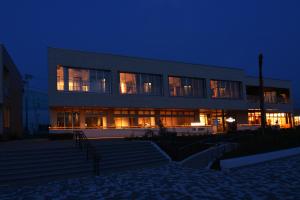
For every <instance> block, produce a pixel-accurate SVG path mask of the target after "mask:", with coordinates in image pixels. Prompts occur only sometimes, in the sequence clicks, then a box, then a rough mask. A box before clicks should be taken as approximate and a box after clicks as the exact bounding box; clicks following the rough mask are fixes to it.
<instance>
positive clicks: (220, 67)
mask: <svg viewBox="0 0 300 200" xmlns="http://www.w3.org/2000/svg"><path fill="white" fill-rule="evenodd" d="M48 49H58V50H65V51H73V52H81V53H92V54H99V55H107V56H117V57H123V58H133V59H137V60H148V61H158V62H168V63H177V64H186V65H196V66H197V65H198V66H201V67H207V68H218V69H230V70H239V71H244V69H242V68H238V67H228V66H219V65H208V64H200V63H189V62H185V61H177V60H165V59H157V58H146V57H139V56H130V55H121V54H114V53H102V52H95V51H85V50H74V49H67V48H57V47H50V46H49V47H48Z"/></svg>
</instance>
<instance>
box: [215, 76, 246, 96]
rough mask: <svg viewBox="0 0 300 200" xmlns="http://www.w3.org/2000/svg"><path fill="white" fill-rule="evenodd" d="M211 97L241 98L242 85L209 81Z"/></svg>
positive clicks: (231, 82) (234, 82)
mask: <svg viewBox="0 0 300 200" xmlns="http://www.w3.org/2000/svg"><path fill="white" fill-rule="evenodd" d="M210 89H211V92H212V93H211V97H212V98H230V99H241V98H242V83H241V82H240V81H223V80H211V81H210Z"/></svg>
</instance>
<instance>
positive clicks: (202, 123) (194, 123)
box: [191, 122, 205, 126]
mask: <svg viewBox="0 0 300 200" xmlns="http://www.w3.org/2000/svg"><path fill="white" fill-rule="evenodd" d="M191 126H205V123H204V122H191Z"/></svg>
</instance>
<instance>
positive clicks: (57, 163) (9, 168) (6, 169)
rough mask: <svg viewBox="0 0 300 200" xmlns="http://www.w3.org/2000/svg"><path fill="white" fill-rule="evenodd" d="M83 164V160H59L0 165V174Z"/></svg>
mask: <svg viewBox="0 0 300 200" xmlns="http://www.w3.org/2000/svg"><path fill="white" fill-rule="evenodd" d="M86 162H90V160H89V161H88V160H86ZM81 163H84V160H81V159H80V160H77V159H76V160H75V159H71V160H61V161H55V162H53V161H51V162H40V163H36V162H30V163H24V164H22V165H0V174H1V173H7V172H9V171H13V170H22V169H32V168H34V167H36V168H45V167H51V166H64V165H77V164H81Z"/></svg>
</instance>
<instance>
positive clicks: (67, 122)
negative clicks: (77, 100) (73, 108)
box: [56, 112, 80, 128]
mask: <svg viewBox="0 0 300 200" xmlns="http://www.w3.org/2000/svg"><path fill="white" fill-rule="evenodd" d="M56 124H57V127H66V128H72V127H80V120H79V112H58V113H57V123H56Z"/></svg>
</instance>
